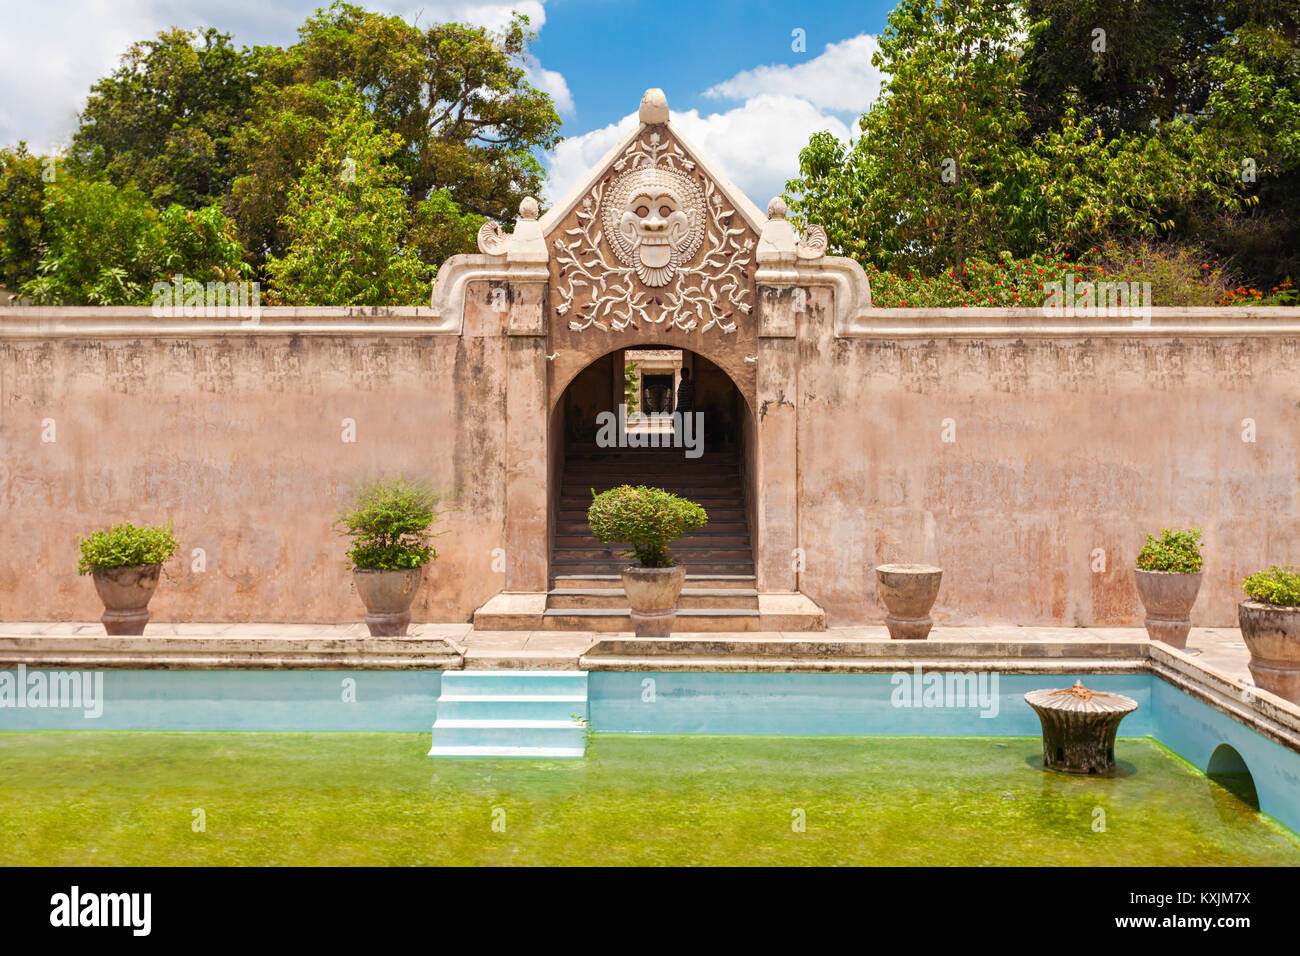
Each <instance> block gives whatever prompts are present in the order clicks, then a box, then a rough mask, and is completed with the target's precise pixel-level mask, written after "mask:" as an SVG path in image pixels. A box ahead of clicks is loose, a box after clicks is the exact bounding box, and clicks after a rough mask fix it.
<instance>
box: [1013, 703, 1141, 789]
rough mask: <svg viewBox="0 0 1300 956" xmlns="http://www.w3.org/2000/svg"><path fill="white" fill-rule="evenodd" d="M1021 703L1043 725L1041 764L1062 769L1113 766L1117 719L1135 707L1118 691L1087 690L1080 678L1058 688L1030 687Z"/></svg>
mask: <svg viewBox="0 0 1300 956" xmlns="http://www.w3.org/2000/svg"><path fill="white" fill-rule="evenodd" d="M1025 703H1027V704H1029V706H1030V707H1032V708H1034V710H1035V711H1036V712H1037V714H1038V719H1039V721H1041V722H1042V725H1043V764H1044V766H1046V767H1047V769H1049V770H1057V771H1060V772H1062V773H1092V774H1107V773H1110V772H1112V771H1113V770H1114V769H1115V733H1116V731H1118V730H1119V722H1120V721H1121V720H1123V719H1124V718H1125V717H1126V716H1127V715H1128V714H1131V713H1132V712H1133V711H1135V710H1137V706H1138V705H1137V701H1135V700H1133V699H1132V698H1131V697H1124V696H1123V695H1121V694H1108V693H1106V692H1105V691H1100V690H1089V689H1088V688H1087V687H1084V686H1083V681H1075V682H1074V686H1073V687H1065V688H1061V689H1060V690H1032V691H1030V692H1029V693H1028V694H1026V695H1025Z"/></svg>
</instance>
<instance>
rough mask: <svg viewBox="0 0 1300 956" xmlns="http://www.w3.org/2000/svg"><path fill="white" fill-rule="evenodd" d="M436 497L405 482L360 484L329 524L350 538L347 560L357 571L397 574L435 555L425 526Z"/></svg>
mask: <svg viewBox="0 0 1300 956" xmlns="http://www.w3.org/2000/svg"><path fill="white" fill-rule="evenodd" d="M440 499H441V496H440V495H439V493H438V492H437V491H435V490H433V489H432V488H429V487H427V486H425V485H422V484H419V483H417V482H413V481H409V480H407V479H405V478H389V479H381V480H379V481H374V482H371V483H370V484H367V485H363V486H362V487H361V489H360V490H358V491H357V493H356V497H355V498H354V499H353V502H352V507H351V509H350V510H348V511H346V512H344V513H343V514H342V515H340V516H339V518H338V520H337V521H336V522H335V526H336V527H338V528H340V529H341V531H340V533H341V534H344V535H347V536H348V537H350V538H351V539H352V547H351V548H349V549H348V558H349V560H351V562H352V565H353V567H355V568H358V569H360V570H363V571H365V570H373V571H402V570H406V569H408V568H418V567H420V566H421V565H423V564H425V563H427V562H428V561H431V560H433V559H434V558H437V557H438V552H437V551H435V550H434V549H433V548H432V546H430V544H429V539H430V538H432V537H433V534H432V533H430V531H429V528H430V527H432V526H433V523H434V522H435V521H436V520H437V519H438V517H439V515H440V512H438V511H437V510H436V509H437V506H438V502H439V500H440Z"/></svg>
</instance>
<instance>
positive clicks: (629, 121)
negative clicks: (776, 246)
mask: <svg viewBox="0 0 1300 956" xmlns="http://www.w3.org/2000/svg"><path fill="white" fill-rule="evenodd" d="M672 121H673V124H674V125H675V126H677V128H678V129H680V130H681V131H682V133H683V135H685V136H686V138H687V139H689V140H690V141H691V143H692V144H693V145H695V146H696V147H697V148H698V149H699V150H700V151H701V152H702V153H703V154H704V155H705V156H707V157H708V158H709V159H710V160H711V161H712V162H713V163H715V164H716V165H717V166H718V168H719V169H720V170H721V171H722V173H723V174H724V175H725V176H726V177H727V178H728V179H730V180H731V181H732V182H734V183H735V184H736V185H737V186H739V187H740V188H741V190H743V191H744V192H745V194H746V195H748V196H749V198H750V199H752V200H753V201H754V203H755V204H756V205H757V206H758V207H759V208H760V209H765V208H767V201H768V200H769V199H771V198H772V197H773V196H775V195H777V194H778V193H780V192H782V191H783V190H784V189H785V182H786V180H787V179H790V178H792V177H793V176H795V175H797V174H798V172H799V151H800V150H801V149H803V148H804V147H805V146H806V145H808V139H809V137H810V136H812V134H813V133H816V132H818V131H820V130H830V132H831V133H832V134H834V135H835V136H837V137H839V138H840V139H848V137H849V128H848V125H847V124H846V123H845V122H844V121H843V120H841V119H839V118H838V117H836V116H833V115H830V114H828V113H823V112H822V111H820V110H818V109H817V108H816V107H815V106H813V104H811V103H809V102H808V101H807V100H803V99H800V98H798V97H795V96H776V95H770V94H763V95H761V96H755V97H754V98H752V99H750V100H747V101H746V102H745V104H744V105H743V106H738V107H736V108H735V109H733V110H728V111H727V112H725V113H710V114H709V115H707V116H701V115H700V112H699V111H698V110H687V111H685V112H677V111H674V112H673V113H672ZM636 124H637V116H636V114H635V113H632V114H629V115H628V116H625V117H623V119H622V120H620V121H619V122H618V123H616V124H613V125H610V126H606V127H603V128H601V129H597V130H592V131H591V132H590V133H585V134H584V135H582V136H574V137H572V138H570V139H566V140H565V141H564V142H562V143H560V145H559V146H558V147H556V149H555V151H554V152H553V153H552V154H551V156H550V164H549V177H548V179H547V185H546V198H547V202H548V203H550V204H554V203H556V202H558V201H559V200H560V199H562V198H563V197H564V195H565V193H567V192H568V191H569V190H570V189H571V188H573V186H574V185H576V184H577V183H578V182H579V181H580V180H581V179H582V176H583V175H584V174H585V173H586V172H587V170H589V169H590V168H591V167H592V166H593V165H595V164H596V163H597V162H599V161H600V159H601V158H602V157H603V156H604V155H605V153H607V152H608V151H609V150H610V149H612V148H613V147H614V145H615V144H616V143H617V142H618V141H619V140H620V139H621V138H622V137H623V136H624V135H626V133H627V132H628V131H629V130H631V129H633V128H634V127H635V126H636Z"/></svg>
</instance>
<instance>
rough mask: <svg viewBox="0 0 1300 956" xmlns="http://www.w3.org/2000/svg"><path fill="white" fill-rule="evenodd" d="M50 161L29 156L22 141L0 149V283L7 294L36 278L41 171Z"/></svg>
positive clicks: (42, 186) (42, 198) (42, 187)
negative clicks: (11, 147)
mask: <svg viewBox="0 0 1300 956" xmlns="http://www.w3.org/2000/svg"><path fill="white" fill-rule="evenodd" d="M53 163H54V159H53V158H52V157H41V156H33V155H32V154H31V153H30V152H28V150H27V144H26V143H19V144H18V146H17V148H16V149H0V286H3V287H4V288H5V289H7V290H9V292H10V293H13V292H17V291H18V289H19V288H20V287H21V286H22V284H23V283H24V282H27V281H29V280H31V279H34V278H35V277H36V266H37V263H38V262H39V261H40V243H41V231H42V230H41V224H42V211H41V207H42V205H43V204H44V202H45V181H44V173H45V170H46V169H52V168H53Z"/></svg>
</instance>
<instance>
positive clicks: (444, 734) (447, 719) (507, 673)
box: [429, 670, 587, 758]
mask: <svg viewBox="0 0 1300 956" xmlns="http://www.w3.org/2000/svg"><path fill="white" fill-rule="evenodd" d="M586 716H587V672H586V671H542V670H537V671H526V670H466V671H444V672H443V675H442V692H441V694H440V696H439V697H438V713H437V717H436V719H435V721H434V724H433V744H432V746H431V747H430V749H429V756H430V757H533V758H538V757H581V756H583V754H584V753H585V752H586V746H587V740H586V729H587V728H586V726H585V725H584V723H583V719H584V718H586Z"/></svg>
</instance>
